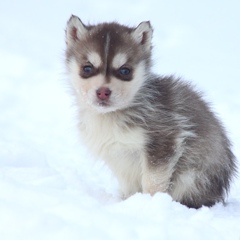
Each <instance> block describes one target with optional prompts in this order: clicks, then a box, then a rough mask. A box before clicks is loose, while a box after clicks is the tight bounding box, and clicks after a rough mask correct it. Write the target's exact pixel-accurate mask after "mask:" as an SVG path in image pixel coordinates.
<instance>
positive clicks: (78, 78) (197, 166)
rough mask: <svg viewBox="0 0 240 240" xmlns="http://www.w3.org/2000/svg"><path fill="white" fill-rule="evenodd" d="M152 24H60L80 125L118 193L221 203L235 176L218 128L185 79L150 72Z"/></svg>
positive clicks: (227, 145)
mask: <svg viewBox="0 0 240 240" xmlns="http://www.w3.org/2000/svg"><path fill="white" fill-rule="evenodd" d="M152 32H153V31H152V27H151V25H150V23H149V22H142V23H140V24H139V26H138V27H136V28H129V27H127V26H123V25H119V24H117V23H103V24H98V25H94V26H93V25H84V24H83V23H82V22H81V20H80V19H79V18H78V17H76V16H72V17H71V18H70V19H69V21H68V23H67V29H66V66H67V70H68V73H69V76H70V77H69V79H70V82H71V86H72V88H73V91H74V94H75V96H76V102H77V105H78V107H79V129H80V133H81V135H82V138H83V139H84V141H85V143H86V145H87V146H88V148H89V149H90V151H91V152H92V153H94V154H95V155H96V156H97V157H100V158H102V159H103V160H104V161H105V162H106V163H107V165H108V166H109V167H110V168H111V169H112V171H113V173H114V174H115V175H116V177H117V178H118V180H119V183H120V186H121V190H122V193H123V197H124V198H127V197H129V196H131V195H132V194H134V193H136V192H144V193H150V194H152V195H153V194H155V193H156V192H167V193H168V194H170V195H171V196H172V198H173V199H174V200H176V201H179V202H181V203H182V204H185V205H187V206H188V207H193V208H199V207H201V206H203V205H205V206H212V205H213V204H214V203H216V202H219V201H223V200H224V197H225V195H226V193H227V192H228V190H229V186H230V182H231V180H232V177H233V176H234V174H235V173H236V165H235V164H236V162H235V158H234V155H233V153H232V152H231V149H230V142H229V140H228V138H227V136H226V134H225V131H224V128H223V126H222V124H221V123H220V122H219V120H218V119H217V118H216V117H215V116H214V114H213V113H212V111H211V110H210V108H209V107H208V105H207V104H206V103H205V102H204V100H203V99H202V97H201V95H200V94H199V93H198V92H197V91H195V90H194V89H193V88H192V86H191V85H190V84H188V83H185V82H182V81H181V80H179V79H175V78H173V77H171V76H170V77H162V76H156V75H154V74H153V73H151V50H152V46H151V38H152Z"/></svg>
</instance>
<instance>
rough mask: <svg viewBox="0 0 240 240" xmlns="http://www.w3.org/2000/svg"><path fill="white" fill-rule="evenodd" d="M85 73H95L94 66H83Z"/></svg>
mask: <svg viewBox="0 0 240 240" xmlns="http://www.w3.org/2000/svg"><path fill="white" fill-rule="evenodd" d="M83 72H84V73H85V74H91V73H92V72H93V66H90V65H86V66H83Z"/></svg>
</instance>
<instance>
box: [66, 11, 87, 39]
mask: <svg viewBox="0 0 240 240" xmlns="http://www.w3.org/2000/svg"><path fill="white" fill-rule="evenodd" d="M87 32H88V29H87V27H86V26H85V25H84V24H83V23H82V21H81V20H80V18H78V17H77V16H74V15H72V16H71V17H70V19H69V20H68V22H67V28H66V44H71V43H74V42H76V41H78V40H80V39H82V38H83V37H84V36H85V35H86V34H87Z"/></svg>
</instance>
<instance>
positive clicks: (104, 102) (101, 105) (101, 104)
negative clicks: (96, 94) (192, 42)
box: [97, 100, 111, 107]
mask: <svg viewBox="0 0 240 240" xmlns="http://www.w3.org/2000/svg"><path fill="white" fill-rule="evenodd" d="M97 106H99V107H110V106H111V104H110V102H109V101H105V100H101V101H97Z"/></svg>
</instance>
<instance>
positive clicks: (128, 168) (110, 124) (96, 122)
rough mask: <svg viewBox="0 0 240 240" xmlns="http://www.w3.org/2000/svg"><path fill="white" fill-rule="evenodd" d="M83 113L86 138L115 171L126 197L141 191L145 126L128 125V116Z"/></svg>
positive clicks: (84, 135) (97, 154)
mask: <svg viewBox="0 0 240 240" xmlns="http://www.w3.org/2000/svg"><path fill="white" fill-rule="evenodd" d="M80 117H81V120H82V121H81V122H80V125H79V127H80V132H81V134H82V137H83V140H84V142H85V143H86V145H87V146H88V148H89V150H90V151H91V152H93V153H94V154H95V156H96V157H98V158H101V159H102V160H104V161H105V162H106V163H107V165H108V166H109V167H110V168H111V170H112V171H113V172H114V174H115V175H116V177H117V178H118V180H119V183H120V186H121V189H122V191H123V194H124V195H125V197H128V196H129V195H132V194H133V193H135V192H138V191H141V190H142V189H141V172H142V163H143V161H144V159H145V153H144V146H145V143H146V136H145V134H144V130H143V129H142V128H139V127H130V128H129V127H127V126H126V125H124V123H123V118H124V116H117V115H114V114H91V113H89V112H83V113H82V114H81V116H80Z"/></svg>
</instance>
